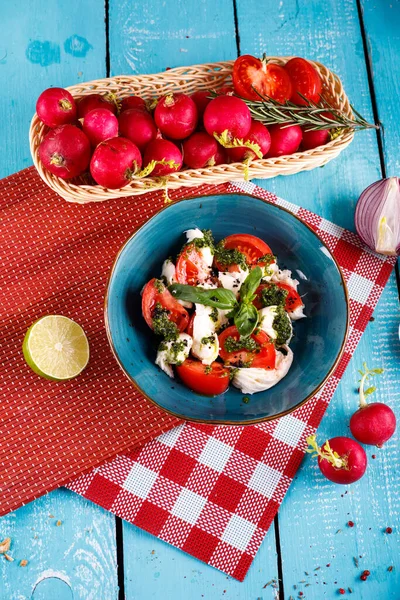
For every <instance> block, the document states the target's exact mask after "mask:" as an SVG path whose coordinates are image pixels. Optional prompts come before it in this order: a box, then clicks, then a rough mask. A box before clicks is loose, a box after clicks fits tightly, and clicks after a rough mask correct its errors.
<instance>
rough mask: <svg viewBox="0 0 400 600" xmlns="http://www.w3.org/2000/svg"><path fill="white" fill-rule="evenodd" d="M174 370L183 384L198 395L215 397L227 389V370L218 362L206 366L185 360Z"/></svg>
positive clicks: (195, 361) (198, 362)
mask: <svg viewBox="0 0 400 600" xmlns="http://www.w3.org/2000/svg"><path fill="white" fill-rule="evenodd" d="M176 370H177V373H178V375H179V377H180V378H181V380H182V381H183V383H184V384H185V385H187V387H188V388H190V389H191V390H193V391H194V392H197V393H199V394H204V395H206V396H216V395H218V394H223V393H224V392H226V390H227V389H228V387H229V369H227V368H225V367H224V366H223V365H221V364H220V363H218V362H213V363H212V364H211V365H209V366H207V365H203V364H202V363H201V362H200V361H199V360H192V359H190V358H187V359H186V360H185V362H184V363H182V364H181V365H180V366H177V367H176Z"/></svg>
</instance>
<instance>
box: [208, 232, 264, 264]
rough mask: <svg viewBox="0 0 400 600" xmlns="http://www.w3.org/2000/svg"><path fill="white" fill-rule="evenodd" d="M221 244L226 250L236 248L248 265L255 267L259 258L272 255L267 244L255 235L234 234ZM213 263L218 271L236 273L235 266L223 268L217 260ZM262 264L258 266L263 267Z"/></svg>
mask: <svg viewBox="0 0 400 600" xmlns="http://www.w3.org/2000/svg"><path fill="white" fill-rule="evenodd" d="M223 242H224V248H225V249H226V250H233V249H235V248H236V249H237V250H239V252H241V253H242V254H244V255H245V258H246V261H247V263H248V264H249V265H255V264H256V263H257V261H258V259H259V258H261V256H264V254H272V252H271V248H270V247H269V246H268V244H266V243H265V242H263V240H260V238H258V237H256V236H255V235H250V234H247V233H234V234H233V235H228V237H226V238H225V239H224V240H223ZM214 263H215V266H216V268H217V269H218V270H219V271H229V272H230V273H233V272H234V271H238V266H237V265H229V267H224V266H223V265H221V264H220V263H219V262H218V261H217V260H214ZM263 264H264V263H259V265H260V266H263Z"/></svg>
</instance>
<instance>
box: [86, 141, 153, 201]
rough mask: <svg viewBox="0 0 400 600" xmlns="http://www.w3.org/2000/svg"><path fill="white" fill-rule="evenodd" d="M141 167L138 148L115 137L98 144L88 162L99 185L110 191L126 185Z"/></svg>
mask: <svg viewBox="0 0 400 600" xmlns="http://www.w3.org/2000/svg"><path fill="white" fill-rule="evenodd" d="M141 166H142V156H141V154H140V151H139V148H138V147H137V146H135V144H133V143H132V142H131V141H130V140H127V139H126V138H123V137H115V138H111V139H110V140H106V141H105V142H102V143H101V144H99V145H98V146H97V148H96V150H95V151H94V153H93V156H92V160H91V161H90V173H91V174H92V177H93V179H94V180H95V182H96V183H98V184H99V185H102V186H103V187H105V188H109V189H111V190H114V189H118V188H122V187H124V186H125V185H127V184H128V183H129V182H130V181H131V180H132V178H133V176H134V175H135V173H137V171H138V170H139V169H140V167H141Z"/></svg>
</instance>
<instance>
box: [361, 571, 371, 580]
mask: <svg viewBox="0 0 400 600" xmlns="http://www.w3.org/2000/svg"><path fill="white" fill-rule="evenodd" d="M369 575H371V573H370V572H369V571H368V570H365V571H363V572H362V573H361V575H360V579H361V581H367V578H368V577H369Z"/></svg>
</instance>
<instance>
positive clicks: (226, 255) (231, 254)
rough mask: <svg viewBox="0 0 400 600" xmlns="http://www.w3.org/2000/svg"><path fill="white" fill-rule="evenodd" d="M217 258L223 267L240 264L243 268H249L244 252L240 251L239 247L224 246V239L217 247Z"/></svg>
mask: <svg viewBox="0 0 400 600" xmlns="http://www.w3.org/2000/svg"><path fill="white" fill-rule="evenodd" d="M215 258H216V259H217V261H218V263H219V264H220V265H221V266H222V267H229V265H239V266H240V267H242V269H247V262H246V257H245V255H244V254H243V252H240V251H239V250H237V248H232V249H230V250H229V249H226V248H224V244H223V240H222V241H221V242H219V243H218V244H217V246H216V247H215Z"/></svg>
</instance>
